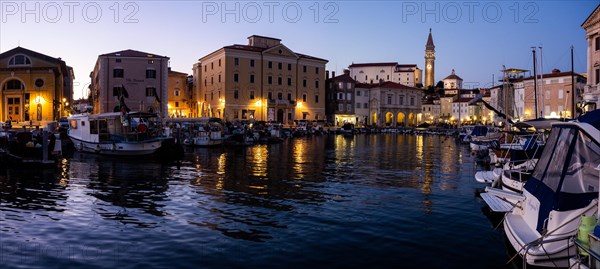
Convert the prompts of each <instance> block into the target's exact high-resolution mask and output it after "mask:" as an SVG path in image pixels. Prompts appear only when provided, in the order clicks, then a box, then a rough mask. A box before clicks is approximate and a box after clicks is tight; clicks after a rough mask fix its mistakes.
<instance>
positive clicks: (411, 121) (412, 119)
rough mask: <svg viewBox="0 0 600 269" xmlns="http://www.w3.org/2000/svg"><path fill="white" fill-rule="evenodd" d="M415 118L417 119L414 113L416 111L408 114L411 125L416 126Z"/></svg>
mask: <svg viewBox="0 0 600 269" xmlns="http://www.w3.org/2000/svg"><path fill="white" fill-rule="evenodd" d="M415 120H416V119H415V114H414V113H410V114H408V124H409V125H411V126H414V125H416V122H415Z"/></svg>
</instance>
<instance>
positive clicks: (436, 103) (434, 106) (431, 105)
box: [422, 96, 441, 124]
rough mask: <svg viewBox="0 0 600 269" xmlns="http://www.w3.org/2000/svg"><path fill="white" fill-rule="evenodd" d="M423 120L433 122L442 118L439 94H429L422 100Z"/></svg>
mask: <svg viewBox="0 0 600 269" xmlns="http://www.w3.org/2000/svg"><path fill="white" fill-rule="evenodd" d="M422 109H423V111H422V113H423V121H425V122H427V123H429V124H433V123H436V122H438V119H439V118H440V110H441V105H440V98H439V97H438V96H428V97H426V98H424V99H423V102H422Z"/></svg>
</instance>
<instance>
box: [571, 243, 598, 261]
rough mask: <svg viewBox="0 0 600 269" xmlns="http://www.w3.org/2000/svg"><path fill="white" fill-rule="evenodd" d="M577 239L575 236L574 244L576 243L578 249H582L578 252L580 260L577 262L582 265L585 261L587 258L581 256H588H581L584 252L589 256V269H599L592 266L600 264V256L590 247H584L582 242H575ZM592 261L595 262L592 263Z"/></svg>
mask: <svg viewBox="0 0 600 269" xmlns="http://www.w3.org/2000/svg"><path fill="white" fill-rule="evenodd" d="M575 238H576V237H575V236H573V239H572V240H573V242H575V245H576V246H577V247H579V249H580V251H579V252H578V259H577V261H578V262H579V263H582V262H583V259H584V258H585V257H581V256H587V255H581V254H580V253H581V252H582V251H583V252H586V253H587V254H588V255H589V260H588V265H589V268H598V267H597V266H592V264H596V265H597V264H600V254H599V253H596V252H595V251H594V250H592V249H591V247H588V246H586V245H584V244H583V243H582V242H579V241H578V240H575ZM592 259H593V260H594V261H592ZM572 268H574V267H572Z"/></svg>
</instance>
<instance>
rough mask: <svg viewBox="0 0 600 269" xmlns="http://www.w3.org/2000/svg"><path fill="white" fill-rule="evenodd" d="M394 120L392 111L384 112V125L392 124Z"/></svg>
mask: <svg viewBox="0 0 600 269" xmlns="http://www.w3.org/2000/svg"><path fill="white" fill-rule="evenodd" d="M393 122H394V114H392V112H387V113H385V126H392V123H393Z"/></svg>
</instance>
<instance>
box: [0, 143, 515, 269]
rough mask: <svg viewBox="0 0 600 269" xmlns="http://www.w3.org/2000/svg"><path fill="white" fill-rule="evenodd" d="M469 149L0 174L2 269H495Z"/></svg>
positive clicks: (322, 151)
mask: <svg viewBox="0 0 600 269" xmlns="http://www.w3.org/2000/svg"><path fill="white" fill-rule="evenodd" d="M477 169H480V167H477V165H476V164H475V161H474V157H472V156H471V155H470V154H469V151H468V146H463V145H460V144H457V143H455V142H454V140H453V139H451V138H446V137H445V136H420V135H414V136H413V135H407V136H405V135H391V134H378V135H358V136H356V137H354V138H347V137H343V136H320V137H312V138H301V139H294V140H288V141H286V142H284V143H282V144H277V145H268V146H267V145H261V146H254V147H249V148H239V149H221V148H218V149H187V150H186V154H185V157H184V159H183V160H182V161H181V162H179V163H170V164H164V163H159V162H154V161H150V160H131V159H111V158H107V157H101V156H95V155H89V154H79V153H75V154H74V156H72V157H68V158H64V159H62V160H61V163H60V165H59V167H58V168H57V169H44V170H41V169H23V168H10V167H3V168H2V169H1V170H0V171H1V173H0V268H400V267H401V268H504V267H505V265H504V264H505V263H506V262H507V261H508V259H509V258H508V256H507V254H506V250H505V249H506V248H505V245H504V241H503V235H502V232H501V231H499V230H494V228H493V225H492V223H491V222H490V220H489V219H488V218H487V217H486V216H484V214H483V213H482V207H483V206H484V202H483V201H482V200H481V199H480V198H479V197H477V195H476V190H477V189H478V188H481V187H483V186H482V185H479V184H478V183H476V182H475V181H474V179H473V175H474V173H475V171H476V170H477Z"/></svg>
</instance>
